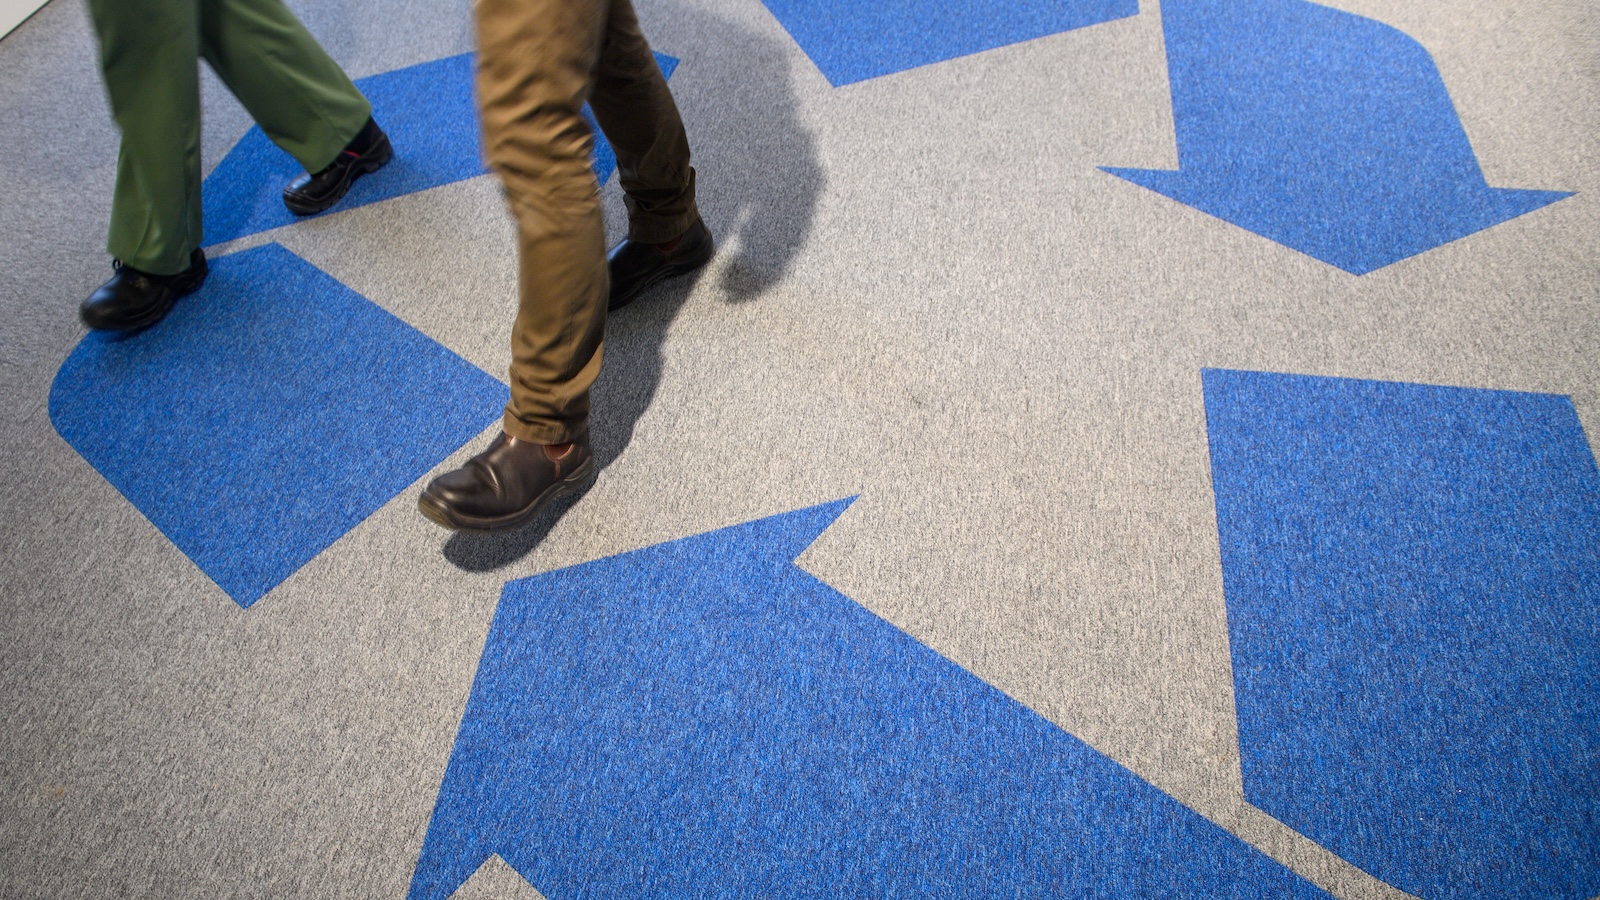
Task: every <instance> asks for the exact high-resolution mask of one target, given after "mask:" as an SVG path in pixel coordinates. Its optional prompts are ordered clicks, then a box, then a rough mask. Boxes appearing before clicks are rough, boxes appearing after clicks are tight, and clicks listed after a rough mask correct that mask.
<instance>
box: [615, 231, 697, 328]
mask: <svg viewBox="0 0 1600 900" xmlns="http://www.w3.org/2000/svg"><path fill="white" fill-rule="evenodd" d="M713 249H714V248H713V242H712V240H711V231H710V229H708V228H706V224H705V223H704V222H702V221H700V220H699V219H695V220H694V224H693V225H690V226H689V230H688V231H685V232H684V233H683V234H681V235H679V236H678V237H676V238H674V239H672V240H670V241H668V242H666V243H665V244H645V243H641V242H639V241H623V242H622V243H620V244H618V245H617V246H616V247H614V248H612V250H611V254H610V255H609V256H608V257H607V259H606V266H607V268H609V269H610V271H611V298H610V302H608V303H607V304H606V308H607V309H621V308H622V307H624V306H627V305H628V304H629V303H632V302H633V301H634V299H635V298H636V297H638V296H639V295H640V294H642V293H644V292H645V290H646V289H648V288H649V287H651V286H652V285H654V284H656V283H658V282H660V281H662V280H664V279H667V278H673V277H676V276H678V275H685V274H688V273H689V272H692V271H694V270H695V269H698V268H700V267H701V266H703V265H705V264H706V263H708V262H710V261H711V253H712V250H713Z"/></svg>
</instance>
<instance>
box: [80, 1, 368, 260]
mask: <svg viewBox="0 0 1600 900" xmlns="http://www.w3.org/2000/svg"><path fill="white" fill-rule="evenodd" d="M88 3H89V12H90V15H91V17H92V18H93V19H94V25H95V30H96V32H97V33H98V34H99V37H100V62H101V69H102V71H103V73H104V75H105V83H106V92H107V94H108V95H109V96H110V100H111V112H112V115H113V116H114V117H115V118H116V120H117V124H118V125H119V126H120V127H121V129H122V148H121V151H120V153H119V155H118V158H117V186H116V192H115V194H114V195H113V197H112V202H111V229H110V235H109V237H108V239H107V244H106V249H107V250H109V251H110V253H111V255H112V256H114V257H116V258H117V259H120V260H122V261H123V262H124V263H125V264H127V265H129V266H132V267H133V268H135V269H139V270H141V271H145V272H150V273H152V274H156V275H172V274H176V273H178V272H181V271H183V270H184V269H185V268H187V267H188V264H189V254H190V253H191V252H192V251H193V250H194V249H195V248H196V247H198V246H200V244H201V237H202V232H201V222H200V209H201V206H200V180H201V179H200V73H199V63H198V61H197V60H198V58H199V57H201V56H204V57H205V59H206V61H207V62H209V63H210V64H211V67H212V68H213V69H215V70H216V72H217V75H218V76H220V77H221V79H222V81H223V83H224V84H226V85H227V86H228V89H229V90H231V91H232V92H233V93H234V96H236V97H238V98H239V101H240V102H241V103H243V104H244V107H245V109H246V110H247V111H249V113H250V115H251V116H252V117H254V118H255V120H256V122H258V123H259V124H260V125H261V128H262V130H263V131H265V132H266V133H267V136H268V137H270V138H271V139H272V140H273V141H274V142H275V143H277V144H278V146H280V147H282V148H283V149H284V150H285V151H286V152H288V153H289V154H290V155H292V156H294V158H295V159H296V160H298V161H299V162H300V164H301V165H302V166H305V167H306V170H307V171H310V172H315V171H317V170H319V169H321V168H323V167H325V166H326V165H328V163H330V162H332V161H333V159H334V157H336V156H338V154H339V151H340V150H341V149H343V148H344V146H345V145H346V144H347V143H349V142H350V139H351V138H353V137H355V135H356V133H357V132H358V131H360V130H361V126H362V125H364V124H365V123H366V121H367V117H368V116H370V115H371V114H372V107H371V105H370V104H369V103H367V100H366V98H365V97H363V96H361V92H360V91H358V90H357V89H356V87H355V85H354V84H352V83H351V82H350V79H349V78H348V77H347V76H346V75H345V74H344V72H343V71H342V70H341V69H340V68H339V66H338V64H337V63H335V62H334V61H333V60H332V59H330V58H329V57H328V54H327V53H326V52H324V51H323V49H322V47H321V46H319V45H318V44H317V42H316V39H314V38H313V37H312V36H311V34H310V32H308V31H306V29H305V26H303V25H301V24H300V22H299V20H297V19H295V17H294V15H293V14H292V13H290V12H289V10H288V8H287V7H285V6H284V5H283V3H282V2H281V0H88Z"/></svg>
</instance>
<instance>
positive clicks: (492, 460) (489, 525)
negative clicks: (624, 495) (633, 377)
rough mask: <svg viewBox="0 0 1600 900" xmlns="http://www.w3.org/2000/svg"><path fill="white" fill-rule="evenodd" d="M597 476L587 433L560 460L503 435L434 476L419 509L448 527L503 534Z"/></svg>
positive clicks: (424, 491) (579, 488)
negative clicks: (478, 451) (460, 463)
mask: <svg viewBox="0 0 1600 900" xmlns="http://www.w3.org/2000/svg"><path fill="white" fill-rule="evenodd" d="M593 477H594V454H592V453H590V452H589V439H588V436H587V435H585V436H583V437H579V438H577V439H575V440H573V442H572V444H571V445H569V447H568V449H567V451H566V453H565V455H563V456H562V457H561V458H559V459H551V458H550V454H549V453H547V452H545V446H544V445H543V444H535V443H532V442H530V441H520V440H517V439H516V438H514V437H510V436H509V435H506V434H501V435H500V436H499V437H497V438H495V439H494V443H492V444H490V445H489V449H487V450H485V451H483V452H482V453H479V454H478V455H477V456H474V457H473V458H471V459H469V460H467V464H466V465H465V466H462V467H461V468H459V469H456V470H455V471H454V472H446V473H445V474H443V475H440V476H439V477H438V478H435V479H434V480H433V482H432V483H431V484H429V485H428V486H427V488H425V489H424V490H423V492H422V496H421V497H420V498H418V500H417V508H418V509H420V510H422V514H423V515H425V516H427V517H428V518H429V519H432V520H433V521H435V522H437V523H439V524H440V525H443V526H444V527H446V528H451V529H454V530H457V531H499V530H501V529H504V528H515V527H517V526H518V525H521V524H522V523H524V522H526V521H528V520H529V519H531V518H533V515H534V513H536V512H538V511H539V509H540V508H541V507H543V506H544V505H545V504H547V503H549V502H550V501H552V500H554V499H556V498H557V497H561V496H564V495H566V494H570V493H572V492H574V491H577V490H581V489H582V488H584V487H585V486H587V484H588V482H589V480H590V479H591V478H593Z"/></svg>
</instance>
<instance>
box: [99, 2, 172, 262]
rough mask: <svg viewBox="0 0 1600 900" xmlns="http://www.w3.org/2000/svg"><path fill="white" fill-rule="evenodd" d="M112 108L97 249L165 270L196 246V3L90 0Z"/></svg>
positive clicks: (122, 259) (128, 260)
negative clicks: (116, 142) (105, 216)
mask: <svg viewBox="0 0 1600 900" xmlns="http://www.w3.org/2000/svg"><path fill="white" fill-rule="evenodd" d="M89 14H90V17H91V18H92V19H93V21H94V28H95V32H96V33H97V35H98V36H99V38H100V66H101V71H102V72H103V73H104V75H105V85H106V94H107V96H108V97H109V98H110V101H111V114H112V116H113V118H115V119H116V122H117V125H118V127H119V128H121V130H122V146H121V150H120V151H119V153H118V155H117V183H116V191H115V193H114V194H113V196H112V200H111V227H110V230H109V234H108V236H107V240H106V249H107V250H108V251H109V252H110V253H111V255H112V256H113V257H115V258H116V259H118V260H120V261H121V262H122V263H123V264H124V265H126V266H130V267H132V268H134V269H136V270H138V271H141V272H144V273H147V274H150V275H156V276H171V275H177V274H178V273H180V272H183V271H184V270H185V269H187V268H189V266H190V256H191V254H192V252H193V251H194V250H195V248H197V247H199V246H200V73H199V62H198V57H197V54H198V46H199V13H198V8H197V5H196V3H195V0H89Z"/></svg>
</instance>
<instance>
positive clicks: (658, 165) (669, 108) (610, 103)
mask: <svg viewBox="0 0 1600 900" xmlns="http://www.w3.org/2000/svg"><path fill="white" fill-rule="evenodd" d="M610 7H611V15H610V17H609V18H608V20H607V22H606V32H605V42H604V43H603V44H602V45H601V51H600V59H599V64H598V67H597V69H596V71H595V80H594V91H593V93H592V94H590V96H589V108H590V109H592V110H593V111H594V118H595V121H596V122H598V123H600V130H601V131H603V132H605V136H606V140H607V141H609V142H610V144H611V149H612V150H614V151H616V154H617V178H618V180H619V181H620V182H621V185H622V191H623V195H624V202H625V203H626V204H627V206H628V238H629V239H630V240H635V241H643V242H645V243H649V244H659V243H663V242H666V241H670V240H672V239H673V238H675V237H678V236H679V235H681V234H683V233H684V232H685V231H687V230H688V229H689V226H690V225H691V224H692V223H693V222H694V221H695V219H697V218H699V213H698V211H697V210H696V209H695V203H694V169H693V168H691V167H690V166H689V138H688V135H687V134H685V132H684V128H683V119H682V117H680V116H679V114H678V105H677V103H676V102H674V101H673V99H672V93H671V92H670V91H669V90H668V89H667V80H666V78H664V77H662V75H661V68H660V66H658V65H656V60H655V54H653V53H651V52H650V44H649V43H648V42H647V41H646V40H645V37H644V33H643V32H642V31H640V30H639V18H638V16H637V15H636V14H635V13H634V11H633V3H632V2H631V0H610Z"/></svg>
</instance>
